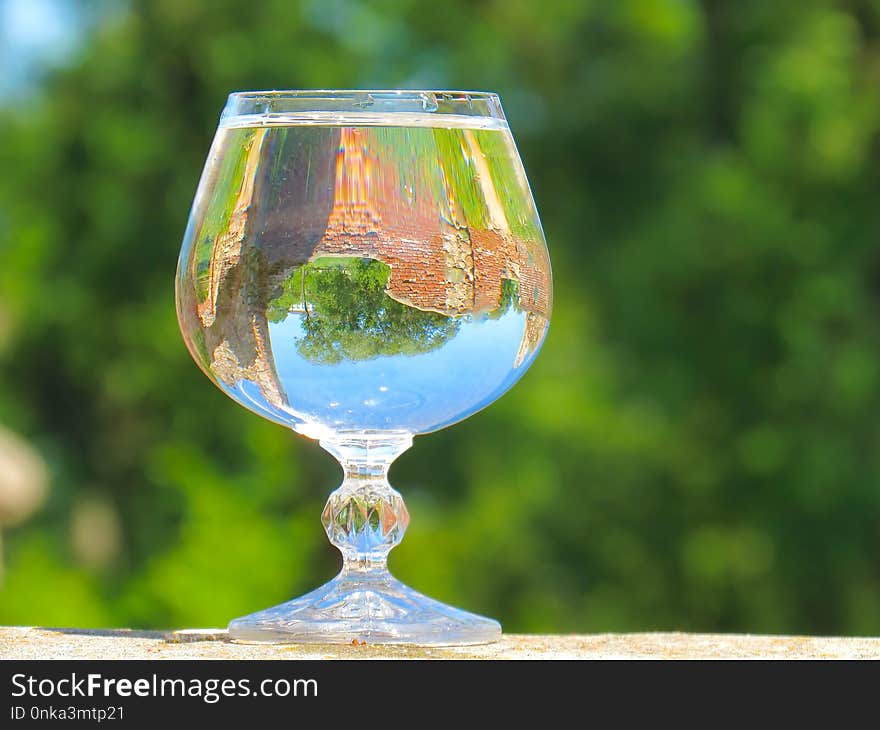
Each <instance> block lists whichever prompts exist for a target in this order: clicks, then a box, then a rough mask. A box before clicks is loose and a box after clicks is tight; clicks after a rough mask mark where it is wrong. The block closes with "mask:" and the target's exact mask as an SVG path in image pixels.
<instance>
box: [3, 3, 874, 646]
mask: <svg viewBox="0 0 880 730" xmlns="http://www.w3.org/2000/svg"><path fill="white" fill-rule="evenodd" d="M4 2H5V3H6V4H7V5H9V4H11V3H13V2H14V0H0V5H2V4H3V3H4ZM19 4H20V3H19ZM43 4H45V2H43ZM60 6H63V9H64V12H66V13H68V14H72V16H77V14H79V16H78V17H82V18H89V21H88V23H86V22H83V23H82V27H81V36H82V37H81V38H80V39H79V42H78V43H77V44H76V47H75V48H72V50H71V51H70V53H68V54H67V55H66V56H65V57H64V59H63V61H59V60H55V61H54V62H53V64H52V65H51V67H50V68H48V69H47V70H44V71H43V72H42V73H41V74H39V75H38V76H37V77H33V76H32V77H31V78H30V81H28V82H27V83H22V84H20V85H19V86H17V87H16V88H15V89H13V90H11V91H7V93H6V94H4V95H3V96H0V160H2V167H0V425H2V427H3V429H5V431H4V432H5V433H7V436H8V433H9V432H12V433H15V434H17V435H18V436H19V437H20V439H21V440H18V441H16V440H12V441H9V443H10V444H12V446H9V447H8V448H7V449H6V452H0V454H2V453H6V457H3V456H0V476H2V472H3V470H4V469H5V470H6V471H7V476H9V474H11V471H10V470H11V469H12V467H11V466H10V464H12V463H13V461H14V460H15V458H17V457H16V456H15V452H16V449H17V450H18V451H20V452H27V450H28V449H33V450H35V453H36V455H38V461H39V462H40V463H42V464H43V465H44V468H45V471H46V473H47V475H48V476H47V483H48V493H47V497H46V499H45V502H44V503H43V504H42V506H41V508H39V509H38V510H36V511H34V512H33V513H32V514H30V516H29V517H28V518H27V519H23V517H22V518H21V519H18V521H17V522H16V520H15V519H14V517H13V516H7V517H6V518H4V519H5V520H6V522H5V523H3V522H0V527H2V526H3V525H7V526H6V527H5V528H4V530H3V545H4V555H3V562H4V575H3V583H2V586H0V623H4V624H48V625H67V626H73V625H76V626H137V627H180V626H221V625H225V624H226V622H227V621H228V620H229V619H230V618H232V617H235V616H238V615H241V614H244V613H248V612H250V611H252V610H256V609H259V608H263V607H266V606H269V605H272V604H275V603H278V602H280V601H283V600H286V599H288V598H290V597H292V596H294V595H298V594H301V593H303V592H305V591H306V590H310V589H311V588H313V587H315V586H316V585H318V584H319V583H320V582H322V581H323V580H325V579H327V578H329V577H330V576H331V575H332V574H333V573H334V571H335V569H336V566H337V564H338V562H339V561H338V556H337V555H336V553H335V551H334V550H333V549H332V548H331V547H330V546H329V545H328V544H327V542H326V540H325V538H324V535H323V532H322V530H321V526H320V524H319V521H318V518H319V513H320V510H321V507H322V506H323V503H324V500H325V499H326V497H327V495H328V493H329V492H330V490H331V489H333V488H334V487H335V486H336V485H337V484H338V482H339V480H340V475H339V472H338V467H337V466H336V465H335V462H334V461H333V459H332V458H331V457H330V456H329V455H327V454H325V453H324V452H323V451H321V450H320V449H319V448H318V447H317V445H316V444H314V443H311V442H308V441H306V440H304V439H301V438H299V437H296V436H294V435H293V434H292V433H289V432H286V431H285V430H284V429H283V428H281V427H278V426H276V425H273V424H271V423H269V422H266V421H263V420H261V419H260V418H259V417H257V416H255V415H253V414H251V413H249V412H248V411H246V410H244V409H243V408H241V407H239V406H238V405H236V404H235V403H233V402H232V401H231V400H229V399H228V398H226V397H225V396H224V395H222V394H221V393H220V391H218V390H217V389H216V388H214V387H212V386H211V384H210V383H209V382H208V381H207V379H206V378H205V377H204V376H203V375H202V374H201V373H200V372H199V371H198V369H197V368H196V366H195V365H194V364H193V362H192V361H191V360H190V358H189V355H188V354H187V352H186V349H185V347H184V345H183V342H182V340H181V338H180V335H179V332H178V329H177V323H176V319H175V314H174V301H173V288H172V277H173V275H174V270H175V266H176V259H177V254H178V250H179V246H180V241H181V237H182V234H183V229H184V226H185V222H186V216H187V213H188V210H189V206H190V202H191V200H192V196H193V193H194V191H195V187H196V183H197V180H198V177H199V174H200V171H201V167H202V165H203V163H204V160H205V156H206V153H207V150H208V146H209V144H210V141H211V138H212V136H213V133H214V129H215V126H216V122H217V117H218V114H219V112H220V109H221V108H222V106H223V104H224V102H225V97H226V94H227V93H228V92H230V91H232V90H237V89H265V88H396V87H409V88H475V89H484V88H485V89H492V90H496V91H498V92H500V93H501V95H502V99H503V101H504V103H505V107H506V110H507V114H508V117H509V119H510V123H511V126H512V128H513V131H514V134H515V136H516V138H517V141H518V144H519V147H520V151H521V153H522V156H523V159H524V162H525V165H526V169H527V171H528V173H529V176H530V179H531V183H532V187H533V190H534V193H535V197H536V199H537V202H538V208H539V210H540V211H541V214H542V218H543V222H544V226H545V230H546V233H547V238H548V242H549V245H550V250H551V255H552V257H553V262H554V272H555V295H556V297H555V304H556V308H555V311H554V317H553V321H552V324H551V328H550V335H549V338H548V340H547V342H546V344H545V347H544V350H543V352H542V354H541V356H540V357H539V358H538V360H537V362H536V364H535V365H534V367H533V368H532V369H531V370H530V372H529V373H528V374H527V375H526V376H525V378H524V379H523V380H522V382H521V383H520V384H519V385H518V386H517V387H516V388H515V389H514V390H513V391H511V393H510V394H508V395H507V396H505V397H504V398H503V399H502V400H500V401H499V402H498V403H496V404H495V405H493V406H492V407H491V408H489V409H487V410H486V411H484V412H482V413H480V414H479V415H477V416H474V417H472V418H470V419H468V420H467V421H466V422H464V423H462V424H460V425H457V426H455V427H453V428H450V429H447V430H445V431H442V432H439V433H437V434H433V435H431V436H428V437H424V438H419V439H417V440H416V445H415V447H414V448H413V449H412V450H411V451H409V452H408V453H406V454H405V455H404V456H403V457H401V458H400V460H399V462H398V463H397V464H396V465H395V466H394V468H393V470H392V482H393V483H394V484H395V485H396V486H397V487H398V488H399V489H401V491H402V492H403V493H404V495H405V497H406V499H407V502H408V505H409V507H410V511H411V513H412V516H413V520H412V524H411V527H410V530H409V532H408V534H407V538H406V540H404V542H403V544H402V546H401V547H400V548H398V549H397V550H396V551H395V552H394V553H393V554H392V556H391V566H392V569H393V570H394V571H395V572H396V573H397V575H398V576H399V577H400V578H402V579H403V580H405V581H407V582H408V583H410V584H411V585H413V586H414V587H416V588H418V589H420V590H422V591H425V592H427V593H430V594H431V595H434V596H436V597H437V598H440V599H443V600H446V601H449V602H452V603H454V604H456V605H461V606H463V607H465V608H468V609H471V610H474V611H478V612H480V613H485V614H487V615H491V616H495V617H498V618H499V619H500V620H501V621H502V623H503V624H504V626H505V629H506V630H508V631H545V632H558V631H606V630H612V631H625V630H648V629H685V630H730V631H749V632H808V633H840V634H872V633H873V634H877V633H880V449H878V446H880V324H878V314H880V247H878V243H880V238H878V234H880V2H870V1H867V0H866V1H860V0H848V1H840V2H824V1H820V0H774V1H773V2H766V1H765V0H738V1H736V2H732V1H731V2H725V1H723V0H703V1H697V0H607V1H602V0H546V1H545V2H532V1H529V0H477V1H469V0H446V1H445V2H442V3H440V2H436V3H435V2H419V1H417V0H375V1H368V0H277V1H274V0H267V1H265V2H263V1H255V0H132V1H131V2H128V3H121V2H119V3H108V2H104V3H88V2H82V3H77V2H75V1H74V0H71V1H70V2H61V3H55V4H54V6H53V7H60ZM11 16H12V14H11V13H7V14H6V15H5V16H2V15H0V17H6V19H7V21H9V18H10V17H11ZM6 31H7V36H8V31H10V28H7V29H6ZM2 37H3V35H2V33H0V38H2ZM0 42H2V41H0ZM2 57H3V55H2V54H0V58H2ZM5 57H6V58H7V59H9V58H10V54H9V53H7V54H6V56H5ZM8 438H9V439H11V438H12V437H8ZM16 444H17V446H16ZM25 444H29V446H26V445H25ZM3 458H6V462H4V461H2V459H3ZM25 461H26V460H25ZM31 466H32V467H33V468H32V469H31V471H32V472H34V470H36V471H35V472H34V473H37V474H39V472H40V468H38V467H37V466H34V464H31ZM0 481H2V480H0ZM0 494H2V492H0ZM3 514H4V513H3V506H2V505H0V518H3ZM13 522H16V524H12V523H13Z"/></svg>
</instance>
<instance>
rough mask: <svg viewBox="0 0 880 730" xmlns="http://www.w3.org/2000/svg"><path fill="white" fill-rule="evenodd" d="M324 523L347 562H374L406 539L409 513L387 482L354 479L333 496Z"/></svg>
mask: <svg viewBox="0 0 880 730" xmlns="http://www.w3.org/2000/svg"><path fill="white" fill-rule="evenodd" d="M321 522H322V523H323V524H324V529H325V530H326V532H327V537H328V538H330V542H332V543H333V544H334V545H335V546H336V547H338V548H339V550H340V551H341V552H342V554H343V556H344V557H345V558H346V559H347V560H370V561H373V560H375V559H376V558H377V557H382V558H384V556H385V555H387V554H388V551H389V550H391V548H393V547H394V546H395V545H397V543H399V542H400V541H401V540H402V539H403V534H404V532H406V528H407V525H409V512H407V509H406V505H405V504H404V503H403V498H402V497H401V496H400V494H399V493H398V492H397V491H395V490H394V489H393V488H392V487H391V485H389V484H388V482H387V481H384V480H378V479H377V480H374V481H369V482H366V483H365V482H364V481H363V480H359V479H352V480H346V482H345V483H343V485H342V486H341V487H340V488H339V489H337V490H336V491H335V492H333V494H331V495H330V499H328V500H327V505H326V506H325V507H324V512H323V513H322V515H321Z"/></svg>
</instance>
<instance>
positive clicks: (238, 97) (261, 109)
mask: <svg viewBox="0 0 880 730" xmlns="http://www.w3.org/2000/svg"><path fill="white" fill-rule="evenodd" d="M325 113H331V114H358V115H367V116H370V115H383V116H384V115H388V114H409V115H412V114H419V115H422V114H430V115H431V116H434V117H436V116H450V117H451V116H457V117H462V116H465V117H477V118H483V119H485V120H492V119H494V120H499V121H502V122H506V118H505V116H504V112H503V110H502V108H501V99H500V97H499V96H498V94H497V93H495V92H494V91H467V90H458V89H268V90H265V91H259V90H254V91H233V92H231V93H230V94H229V97H228V99H227V102H226V107H225V108H224V110H223V115H222V118H223V119H224V120H225V121H227V122H228V121H230V120H233V119H240V118H243V117H248V118H251V119H253V118H255V117H259V118H264V119H265V118H267V117H268V118H271V117H279V116H284V115H308V114H325Z"/></svg>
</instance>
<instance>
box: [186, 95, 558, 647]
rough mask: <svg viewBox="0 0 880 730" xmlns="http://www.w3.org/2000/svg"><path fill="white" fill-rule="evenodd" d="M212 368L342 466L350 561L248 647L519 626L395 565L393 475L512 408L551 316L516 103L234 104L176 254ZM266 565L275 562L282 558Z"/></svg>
mask: <svg viewBox="0 0 880 730" xmlns="http://www.w3.org/2000/svg"><path fill="white" fill-rule="evenodd" d="M176 294H177V313H178V318H179V320H180V328H181V331H182V333H183V337H184V340H185V341H186V344H187V346H188V348H189V351H190V353H192V356H193V358H194V359H195V361H196V362H197V363H198V365H199V366H200V367H201V368H202V370H203V371H204V372H205V374H206V375H207V376H208V377H209V378H210V379H211V380H212V381H213V382H214V383H215V384H216V385H217V386H218V387H219V388H220V389H221V390H223V392H225V393H226V394H227V395H228V396H230V397H231V398H233V399H234V400H236V401H237V402H238V403H240V404H241V405H243V406H245V407H246V408H249V409H250V410H252V411H254V412H255V413H258V414H259V415H261V416H263V417H264V418H268V419H269V420H272V421H275V422H277V423H279V424H281V425H283V426H287V427H288V428H291V429H293V430H294V431H296V432H297V433H298V434H301V435H303V436H306V437H308V438H311V439H316V440H317V441H318V442H319V443H320V445H321V446H322V447H323V448H325V449H326V450H327V451H329V452H330V453H331V454H333V456H335V457H336V458H337V459H338V460H339V463H340V464H341V465H342V469H343V472H344V475H345V476H344V480H343V482H342V485H341V486H340V487H339V488H338V489H337V490H336V491H335V492H333V493H332V494H331V495H330V498H329V500H328V501H327V505H326V507H325V508H324V512H323V514H322V522H323V524H324V528H325V530H326V532H327V536H328V537H329V539H330V541H331V542H332V543H333V544H334V545H335V546H336V547H337V548H339V550H340V552H341V553H342V557H343V566H342V571H341V572H340V573H339V575H338V576H336V577H335V578H334V579H333V580H331V581H330V582H329V583H326V584H325V585H323V586H321V587H320V588H318V589H316V590H314V591H312V592H311V593H308V594H306V595H304V596H302V597H300V598H296V599H294V600H292V601H289V602H288V603H284V604H282V605H280V606H276V607H274V608H269V609H266V610H263V611H259V612H257V613H254V614H251V615H250V616H245V617H243V618H238V619H235V620H234V621H232V622H231V623H230V624H229V635H230V638H231V639H233V640H237V641H246V642H310V643H350V642H352V641H354V640H357V641H358V642H367V643H396V644H405V643H411V644H423V645H431V644H434V645H438V644H445V645H449V644H475V643H483V642H489V641H494V640H496V639H498V638H499V637H500V635H501V626H500V625H499V624H498V622H496V621H493V620H492V619H488V618H483V617H481V616H476V615H474V614H471V613H467V612H466V611H462V610H460V609H457V608H453V607H451V606H447V605H444V604H442V603H440V602H438V601H435V600H433V599H431V598H427V597H426V596H423V595H422V594H420V593H417V592H416V591H414V590H413V589H411V588H409V587H407V586H405V585H403V584H402V583H401V582H400V581H398V580H396V579H395V578H394V577H392V575H391V574H390V573H389V572H388V568H387V564H386V561H387V557H388V552H389V551H390V550H391V549H392V548H393V547H394V546H395V545H397V544H398V543H399V542H400V540H401V539H402V538H403V534H404V531H405V530H406V527H407V524H408V522H409V515H408V513H407V510H406V507H405V506H404V503H403V498H402V497H401V496H400V494H399V493H398V492H397V491H395V490H394V489H393V488H392V487H391V485H390V484H389V483H388V478H387V474H388V468H389V466H390V465H391V463H392V462H393V461H394V459H395V458H396V457H397V456H398V455H399V454H401V453H402V452H403V451H405V450H406V449H408V448H409V447H410V446H411V445H412V439H413V436H415V435H419V434H426V433H429V432H431V431H436V430H437V429H440V428H444V427H446V426H449V425H451V424H453V423H456V422H457V421H460V420H462V419H463V418H467V417H468V416H470V415H471V414H472V413H474V412H476V411H478V410H480V409H481V408H484V407H485V406H487V405H489V404H490V403H492V402H493V401H494V400H495V399H496V398H498V397H500V396H501V395H502V394H503V393H504V392H505V391H507V390H508V389H509V388H510V387H511V386H512V385H513V384H514V383H515V382H516V381H517V380H519V378H520V377H521V376H522V375H523V373H524V372H525V371H526V369H527V368H528V367H529V365H531V363H532V362H533V360H534V359H535V356H536V355H537V353H538V350H539V349H540V347H541V343H542V342H543V340H544V336H545V334H546V332H547V327H548V323H549V319H550V309H551V299H552V287H551V276H550V260H549V257H548V254H547V248H546V244H545V241H544V236H543V233H542V230H541V223H540V221H539V219H538V213H537V211H536V209H535V203H534V201H533V199H532V195H531V192H530V190H529V186H528V182H527V180H526V176H525V173H524V171H523V167H522V163H521V161H520V158H519V154H518V153H517V150H516V146H515V145H514V142H513V137H512V136H511V133H510V129H509V128H508V125H507V122H506V120H505V117H504V113H503V112H502V110H501V103H500V100H499V98H498V96H497V95H495V94H491V93H484V92H464V91H268V92H265V91H259V92H256V91H255V92H241V93H234V94H231V95H230V96H229V100H228V103H227V104H226V108H225V109H224V111H223V114H222V116H221V118H220V124H219V128H218V130H217V133H216V136H215V138H214V142H213V145H212V147H211V150H210V153H209V155H208V160H207V163H206V165H205V169H204V172H203V174H202V177H201V181H200V183H199V187H198V190H197V192H196V196H195V201H194V203H193V207H192V212H191V215H190V219H189V224H188V226H187V229H186V234H185V237H184V241H183V248H182V250H181V253H180V261H179V264H178V271H177V280H176ZM266 559H271V556H269V555H267V556H266Z"/></svg>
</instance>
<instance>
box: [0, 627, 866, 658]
mask: <svg viewBox="0 0 880 730" xmlns="http://www.w3.org/2000/svg"><path fill="white" fill-rule="evenodd" d="M0 659H880V638H876V639H867V638H865V639H863V638H837V637H833V638H823V637H809V636H751V635H737V634H672V633H669V634H659V633H658V634H593V635H575V634H572V635H561V634H560V635H547V636H534V635H517V634H509V635H505V636H504V638H503V639H502V640H501V641H500V642H498V643H496V644H487V645H484V646H469V647H457V648H456V647H440V648H414V647H399V646H398V647H394V646H369V645H363V644H361V645H357V646H349V645H346V646H333V645H320V646H319V645H304V644H299V645H292V644H276V645H265V644H263V645H248V644H232V643H230V642H228V641H226V632H225V630H221V629H192V630H186V631H173V632H167V633H166V632H161V631H132V630H128V629H107V630H103V629H48V628H34V627H7V628H3V627H0Z"/></svg>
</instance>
